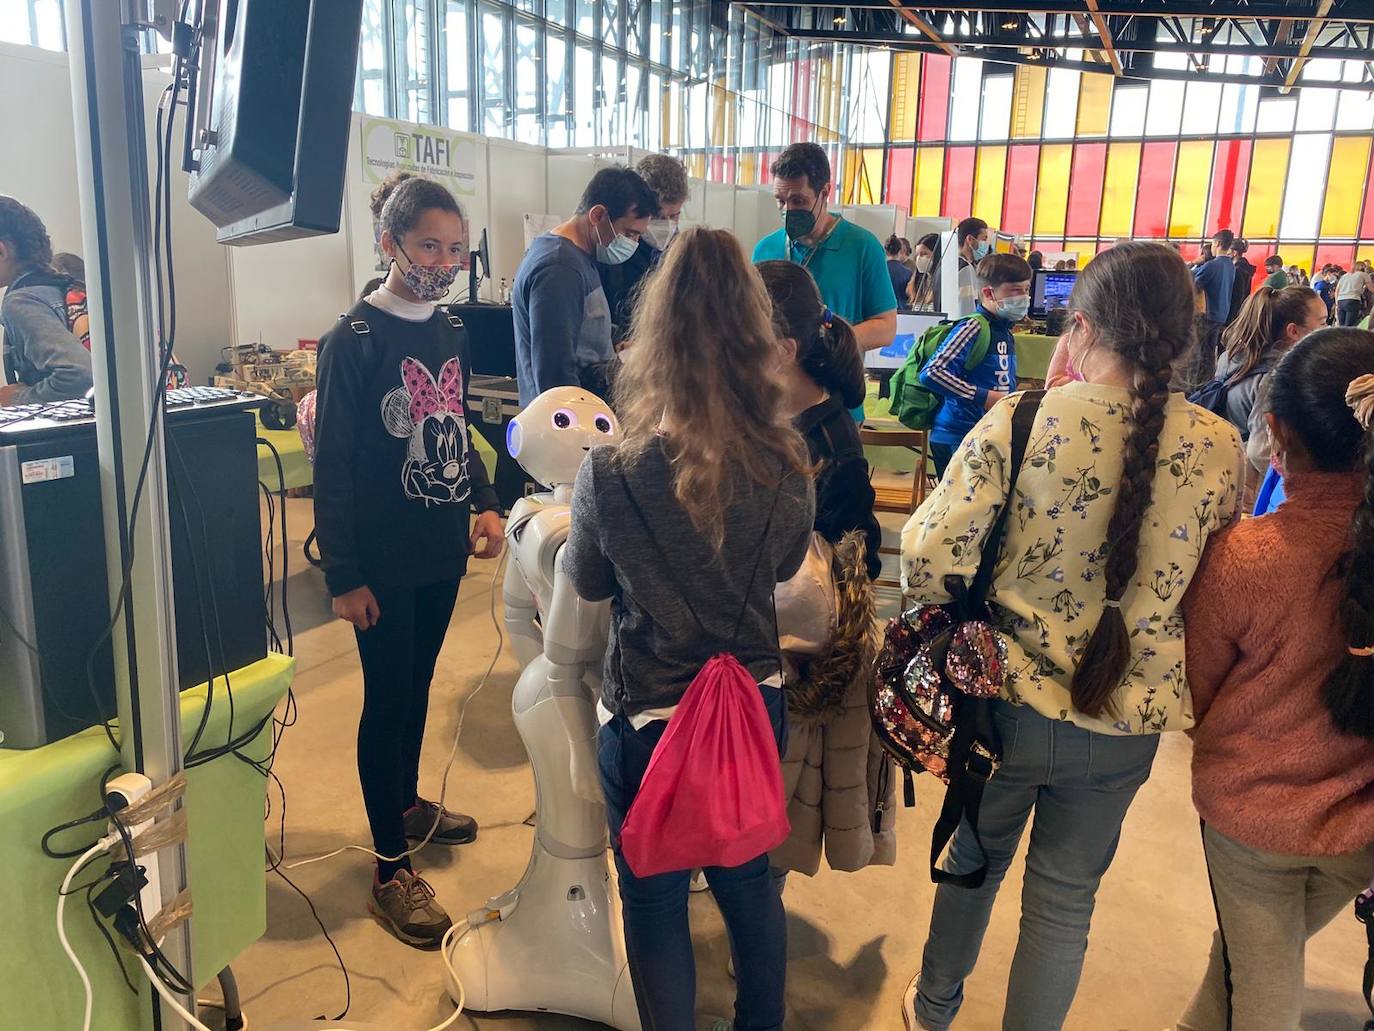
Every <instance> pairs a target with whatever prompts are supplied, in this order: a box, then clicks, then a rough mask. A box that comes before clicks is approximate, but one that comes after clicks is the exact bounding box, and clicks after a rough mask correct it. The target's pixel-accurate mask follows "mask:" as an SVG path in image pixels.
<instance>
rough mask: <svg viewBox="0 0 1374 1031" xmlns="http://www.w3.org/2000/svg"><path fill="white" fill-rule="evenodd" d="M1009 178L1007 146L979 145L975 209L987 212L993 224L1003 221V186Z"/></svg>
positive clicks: (974, 188)
mask: <svg viewBox="0 0 1374 1031" xmlns="http://www.w3.org/2000/svg"><path fill="white" fill-rule="evenodd" d="M1006 178H1007V148H1006V147H979V148H978V166H977V170H976V171H975V173H974V177H973V210H974V211H983V212H987V218H988V219H989V220H990V221H991V222H992V224H993V225H997V224H999V223H1000V222H1001V221H1002V218H1001V215H1002V187H1003V184H1004V183H1005V182H1006Z"/></svg>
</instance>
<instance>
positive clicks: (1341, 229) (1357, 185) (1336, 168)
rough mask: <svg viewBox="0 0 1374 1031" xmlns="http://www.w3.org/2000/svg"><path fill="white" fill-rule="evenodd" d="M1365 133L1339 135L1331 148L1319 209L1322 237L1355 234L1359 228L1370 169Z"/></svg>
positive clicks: (1367, 140) (1368, 140)
mask: <svg viewBox="0 0 1374 1031" xmlns="http://www.w3.org/2000/svg"><path fill="white" fill-rule="evenodd" d="M1369 144H1370V138H1369V137H1368V136H1342V137H1340V138H1338V139H1337V140H1336V141H1335V143H1334V144H1333V145H1332V147H1331V168H1330V171H1329V172H1328V174H1327V178H1326V204H1325V206H1324V207H1323V209H1322V236H1354V235H1355V234H1356V233H1357V232H1358V231H1359V224H1360V202H1361V201H1362V200H1363V198H1364V185H1365V180H1366V176H1367V174H1368V172H1369Z"/></svg>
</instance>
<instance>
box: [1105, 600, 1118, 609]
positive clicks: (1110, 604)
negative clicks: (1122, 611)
mask: <svg viewBox="0 0 1374 1031" xmlns="http://www.w3.org/2000/svg"><path fill="white" fill-rule="evenodd" d="M1102 607H1103V608H1107V609H1119V608H1121V599H1120V598H1108V599H1106V600H1105V601H1103V603H1102Z"/></svg>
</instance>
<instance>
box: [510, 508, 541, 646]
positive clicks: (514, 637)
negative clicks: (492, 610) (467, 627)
mask: <svg viewBox="0 0 1374 1031" xmlns="http://www.w3.org/2000/svg"><path fill="white" fill-rule="evenodd" d="M531 514H532V513H531V512H530V511H529V509H528V507H527V501H526V500H525V499H521V500H520V501H518V502H517V503H516V506H515V508H514V509H512V511H511V515H510V519H508V520H507V523H506V545H507V547H508V548H509V549H510V551H509V556H510V557H509V559H508V560H507V564H506V578H505V582H504V583H503V584H502V587H501V596H502V599H503V600H504V602H505V608H506V633H507V634H509V635H510V639H511V646H512V647H513V648H514V649H515V657H516V659H517V660H518V661H519V662H520V665H521V666H522V667H524V666H528V665H529V664H530V663H531V662H533V661H534V659H535V657H536V656H537V655H539V654H541V653H542V652H543V651H544V635H543V634H542V633H541V632H540V628H539V607H538V604H537V603H536V601H535V596H534V591H533V589H532V588H531V586H530V581H529V578H528V573H527V566H528V559H527V556H526V555H525V553H524V552H525V549H524V548H523V547H522V544H523V538H524V531H525V529H526V527H527V525H528V522H529V516H530V515H531Z"/></svg>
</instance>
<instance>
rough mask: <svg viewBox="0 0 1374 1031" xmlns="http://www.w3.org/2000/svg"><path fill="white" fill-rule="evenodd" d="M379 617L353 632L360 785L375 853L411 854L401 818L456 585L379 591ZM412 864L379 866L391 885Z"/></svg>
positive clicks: (415, 783) (415, 782) (415, 780)
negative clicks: (359, 682) (358, 665)
mask: <svg viewBox="0 0 1374 1031" xmlns="http://www.w3.org/2000/svg"><path fill="white" fill-rule="evenodd" d="M372 593H373V594H374V595H375V596H376V598H377V607H378V608H379V609H380V610H381V618H380V619H378V620H377V624H376V626H374V627H373V628H372V629H371V630H366V631H363V630H355V631H354V635H355V636H356V637H357V639H358V656H359V657H360V658H361V659H362V664H363V716H362V719H361V721H360V722H359V723H358V780H359V781H361V782H362V788H363V804H364V805H365V806H366V807H367V822H368V823H369V824H370V825H371V828H372V847H373V848H374V849H375V850H376V851H377V852H379V853H380V854H381V855H384V856H397V855H400V854H401V853H402V852H404V851H405V850H406V835H405V825H404V820H403V816H404V814H405V811H406V810H407V809H409V808H410V807H411V806H412V805H414V804H415V798H416V793H417V791H418V788H419V780H420V743H421V741H423V739H424V736H425V716H426V715H427V714H428V711H429V682H430V680H431V679H432V678H433V677H434V663H435V662H436V660H437V659H438V658H439V649H440V647H442V645H443V643H444V634H445V633H447V632H448V623H449V619H450V618H451V617H452V616H453V604H454V602H455V601H456V600H457V598H458V581H457V580H444V581H441V582H439V583H434V584H426V585H425V586H423V587H407V588H376V587H374V588H373V589H372ZM409 867H410V861H409V860H408V859H407V860H402V861H400V862H381V863H379V864H378V876H379V878H380V879H381V880H382V881H384V882H385V881H388V880H390V879H391V877H392V875H393V874H394V873H395V872H396V870H398V869H401V868H406V869H409Z"/></svg>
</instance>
